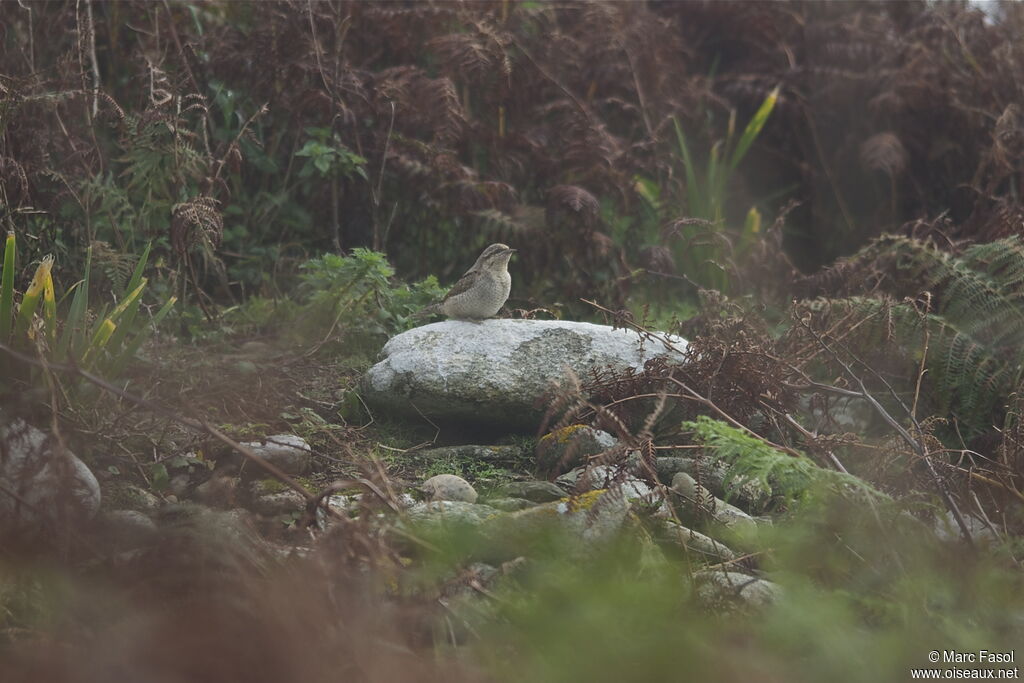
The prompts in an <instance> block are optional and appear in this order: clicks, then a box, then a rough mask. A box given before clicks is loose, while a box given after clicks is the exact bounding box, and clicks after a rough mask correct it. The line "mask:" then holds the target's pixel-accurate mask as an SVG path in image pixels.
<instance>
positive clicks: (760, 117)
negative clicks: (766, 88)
mask: <svg viewBox="0 0 1024 683" xmlns="http://www.w3.org/2000/svg"><path fill="white" fill-rule="evenodd" d="M778 99H779V86H775V88H774V89H773V90H772V91H771V92H770V93H769V94H768V97H766V98H764V102H762V103H761V106H760V107H759V108H758V110H757V113H755V114H754V117H753V118H752V119H750V122H749V123H747V127H746V128H745V129H744V130H743V136H742V137H740V143H739V145H737V146H736V150H735V151H734V152H733V153H732V158H731V159H730V160H729V170H730V171H734V170H736V167H737V166H739V163H740V161H742V160H743V157H744V156H745V155H746V153H747V150H748V149H750V146H751V145H752V144H754V140H756V139H757V136H758V135H759V134H760V133H761V129H762V128H764V124H765V123H767V121H768V117H769V116H771V114H772V109H774V108H775V102H776V101H778Z"/></svg>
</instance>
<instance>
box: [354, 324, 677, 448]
mask: <svg viewBox="0 0 1024 683" xmlns="http://www.w3.org/2000/svg"><path fill="white" fill-rule="evenodd" d="M672 342H673V344H674V346H675V347H676V349H678V351H676V350H671V349H668V348H666V347H665V345H664V344H662V343H660V342H657V341H642V340H641V338H640V335H638V334H637V333H636V332H633V331H632V330H625V329H619V330H616V329H612V328H611V327H608V326H606V325H593V324H591V323H580V322H572V321H567V320H485V321H483V322H480V323H473V322H466V321H459V320H447V321H445V322H440V323H433V324H430V325H424V326H423V327H417V328H415V329H412V330H409V331H407V332H403V333H402V334H400V335H398V336H396V337H394V338H393V339H391V341H389V342H388V343H387V344H386V345H385V346H384V349H383V351H382V352H381V361H380V362H379V363H377V364H376V365H374V366H373V367H372V368H370V370H369V371H368V372H367V373H366V376H365V377H364V378H363V395H364V398H366V400H367V401H368V402H370V403H372V404H373V405H375V406H377V407H379V408H383V409H386V410H390V411H392V412H398V413H404V414H407V415H410V416H417V417H418V416H420V415H421V414H422V415H425V416H427V417H430V418H434V419H439V420H458V421H462V422H465V421H471V422H478V423H489V424H492V425H500V426H505V427H509V428H512V429H522V430H532V429H536V427H537V425H538V424H539V423H540V420H541V419H542V418H543V415H544V412H545V406H543V405H541V406H538V405H537V399H538V398H540V397H541V396H543V395H544V394H545V393H546V392H547V391H549V390H550V388H551V386H552V384H553V383H560V382H563V381H565V378H566V371H567V370H568V371H572V372H573V373H575V374H576V375H577V376H580V377H583V378H586V377H587V376H588V375H589V373H590V371H591V370H603V369H607V368H611V369H614V370H620V371H622V370H626V369H627V368H633V369H634V370H642V369H643V367H644V363H645V362H646V361H648V360H650V359H652V358H656V357H663V356H667V357H669V358H671V359H673V360H682V359H683V356H682V354H681V353H680V351H683V350H685V348H686V341H685V340H683V339H680V338H672Z"/></svg>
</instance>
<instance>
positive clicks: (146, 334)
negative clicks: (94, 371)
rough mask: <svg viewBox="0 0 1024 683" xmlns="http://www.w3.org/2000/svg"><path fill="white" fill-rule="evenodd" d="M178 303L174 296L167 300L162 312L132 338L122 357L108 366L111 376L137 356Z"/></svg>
mask: <svg viewBox="0 0 1024 683" xmlns="http://www.w3.org/2000/svg"><path fill="white" fill-rule="evenodd" d="M177 301H178V297H176V296H172V297H171V298H170V299H168V300H167V303H165V304H164V305H163V306H161V307H160V310H159V311H157V314H156V315H155V316H153V320H152V321H150V323H149V324H148V325H146V326H145V327H143V328H142V329H141V330H139V333H138V334H136V335H135V336H134V337H133V338H132V340H131V341H130V342H128V344H127V345H126V346H125V348H124V351H122V352H121V353H120V355H118V356H117V358H115V359H114V360H113V362H111V364H110V365H109V366H108V368H107V369H108V372H109V373H110V374H113V375H116V374H118V373H119V372H120V371H121V370H122V369H123V368H124V366H125V365H126V364H127V363H128V361H130V360H131V359H132V358H134V357H135V354H136V353H137V352H138V350H139V348H140V347H141V346H142V344H143V343H145V341H146V340H147V339H149V338H150V336H152V334H153V332H154V331H155V330H156V328H157V327H159V325H160V323H161V322H162V321H163V319H164V318H166V317H167V314H168V313H170V312H171V309H172V308H174V304H175V303H176V302H177Z"/></svg>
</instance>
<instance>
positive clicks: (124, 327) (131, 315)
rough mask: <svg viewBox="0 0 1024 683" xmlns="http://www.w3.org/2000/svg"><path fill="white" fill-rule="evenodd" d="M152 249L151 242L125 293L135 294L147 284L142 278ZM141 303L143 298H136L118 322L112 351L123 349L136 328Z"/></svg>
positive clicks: (112, 341)
mask: <svg viewBox="0 0 1024 683" xmlns="http://www.w3.org/2000/svg"><path fill="white" fill-rule="evenodd" d="M152 247H153V243H152V242H150V243H149V244H147V245H146V248H145V249H144V250H143V251H142V256H140V257H139V262H138V263H137V264H136V265H135V272H133V273H132V279H131V280H129V281H128V286H127V287H126V288H125V292H134V291H135V290H136V289H138V287H139V285H140V284H142V283H144V282H145V278H143V277H142V273H143V272H144V271H145V269H146V262H147V261H148V260H149V252H150V249H151V248H152ZM130 298H131V294H129V295H128V296H127V297H126V298H125V300H126V301H127V300H128V299H130ZM141 301H142V299H141V297H136V298H135V299H134V301H133V302H131V303H130V304H129V305H128V307H127V309H126V310H125V311H124V316H123V318H122V319H121V321H120V322H118V325H117V331H116V332H114V336H113V337H112V338H111V339H110V345H109V348H110V349H111V350H112V351H116V350H117V349H119V348H121V346H122V345H123V344H124V340H125V339H126V338H127V335H128V333H129V332H130V331H131V330H133V329H134V328H135V317H136V315H137V314H138V311H139V304H140V303H141Z"/></svg>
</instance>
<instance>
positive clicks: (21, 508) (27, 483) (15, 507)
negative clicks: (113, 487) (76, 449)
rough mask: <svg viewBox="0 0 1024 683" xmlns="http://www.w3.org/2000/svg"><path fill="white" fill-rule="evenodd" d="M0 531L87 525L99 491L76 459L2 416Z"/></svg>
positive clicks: (55, 443)
mask: <svg viewBox="0 0 1024 683" xmlns="http://www.w3.org/2000/svg"><path fill="white" fill-rule="evenodd" d="M0 454H2V455H3V457H2V458H0V484H2V485H3V487H4V489H5V490H4V491H0V526H11V527H25V526H31V525H35V524H37V523H39V522H40V521H43V520H46V521H52V522H62V521H64V520H67V519H71V520H75V519H78V520H81V519H90V518H92V517H93V515H95V514H96V511H97V510H99V507H100V485H99V482H98V481H96V477H95V476H93V473H92V472H91V471H90V470H89V468H88V467H86V465H85V463H84V462H82V461H81V460H79V459H78V457H76V456H75V454H74V453H72V452H71V451H70V450H68V449H66V448H61V445H60V442H59V441H58V440H57V439H56V438H54V437H53V436H52V435H48V434H46V433H44V432H42V431H40V430H38V429H36V428H35V427H33V426H32V425H30V424H28V423H27V422H25V421H24V420H22V419H14V420H8V419H7V418H6V417H5V416H4V415H3V414H2V413H0Z"/></svg>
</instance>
